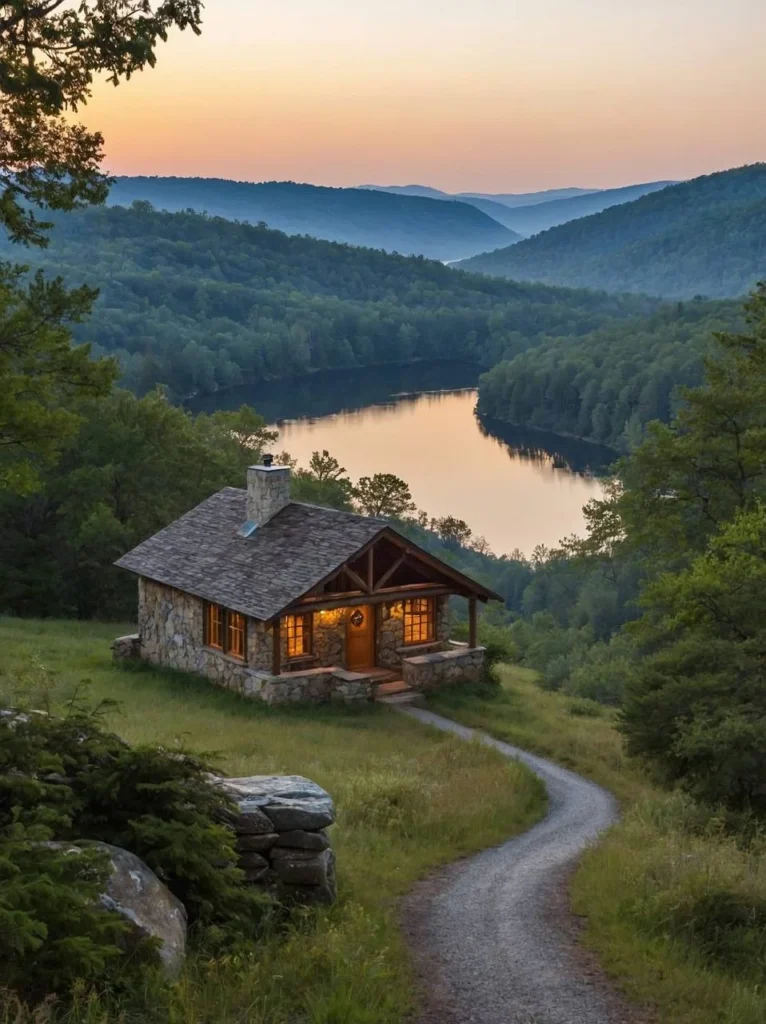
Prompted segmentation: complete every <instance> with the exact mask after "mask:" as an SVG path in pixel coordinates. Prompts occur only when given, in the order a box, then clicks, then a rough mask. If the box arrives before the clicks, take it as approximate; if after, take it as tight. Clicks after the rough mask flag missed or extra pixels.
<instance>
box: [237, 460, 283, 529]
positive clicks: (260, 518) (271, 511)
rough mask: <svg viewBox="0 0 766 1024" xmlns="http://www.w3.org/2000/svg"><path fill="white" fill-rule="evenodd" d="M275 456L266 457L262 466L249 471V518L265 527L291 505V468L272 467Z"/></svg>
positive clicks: (249, 467)
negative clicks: (278, 513)
mask: <svg viewBox="0 0 766 1024" xmlns="http://www.w3.org/2000/svg"><path fill="white" fill-rule="evenodd" d="M273 458H274V457H273V455H264V457H263V465H262V466H248V469H247V518H248V519H249V520H250V522H251V523H254V524H255V525H256V526H264V525H265V524H266V523H268V521H269V520H270V519H272V518H273V517H274V516H275V515H276V514H277V512H280V511H281V510H282V509H283V508H284V507H285V505H288V504H289V503H290V468H289V466H272V461H273Z"/></svg>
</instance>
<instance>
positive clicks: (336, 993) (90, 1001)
mask: <svg viewBox="0 0 766 1024" xmlns="http://www.w3.org/2000/svg"><path fill="white" fill-rule="evenodd" d="M128 631H130V627H129V626H124V627H123V628H122V629H121V628H120V627H119V626H115V625H103V624H96V623H79V622H71V621H67V622H55V621H46V622H37V621H22V620H17V619H0V702H3V703H6V704H7V703H11V704H13V703H19V702H20V701H23V702H24V703H25V704H27V705H31V706H38V707H39V706H45V707H50V708H51V709H52V710H54V711H55V710H56V709H57V708H61V707H63V706H64V704H65V703H66V701H68V700H69V699H71V697H72V695H73V693H76V694H77V698H78V699H79V700H83V701H85V702H87V703H88V704H89V705H90V706H94V705H96V704H98V703H99V702H101V701H115V702H117V703H116V705H115V706H109V707H107V708H106V710H105V714H106V716H107V722H108V724H109V726H110V727H111V728H112V729H113V730H114V731H115V732H117V733H119V734H120V735H121V736H123V737H124V738H125V739H127V740H129V741H130V742H133V743H161V744H163V745H165V746H168V747H173V746H179V747H186V748H188V749H191V750H195V751H207V752H212V753H214V754H215V755H216V761H217V764H218V765H219V767H220V768H221V769H222V770H223V771H225V772H226V773H228V774H230V775H254V774H264V773H271V772H277V773H285V774H300V775H306V776H308V777H309V778H311V779H313V780H315V781H316V782H318V783H320V785H322V786H324V787H325V788H326V789H327V790H328V791H329V792H330V793H331V794H332V795H333V797H334V798H335V801H336V805H337V808H338V821H337V824H336V825H335V826H334V827H333V828H332V830H331V836H332V841H333V845H334V848H335V852H336V855H337V860H338V881H339V900H338V902H337V904H336V905H335V906H333V907H331V908H326V909H318V910H311V911H303V912H299V913H298V914H296V916H295V918H294V920H293V922H292V924H291V925H290V926H289V927H288V928H286V929H282V930H280V931H279V932H276V931H275V932H273V933H271V934H267V935H265V936H264V939H263V941H262V943H260V944H259V945H258V946H257V947H256V948H254V949H253V951H252V956H250V957H246V958H243V957H240V958H236V959H235V958H228V959H225V960H223V961H221V960H216V961H204V960H202V959H201V958H195V957H194V956H191V957H190V958H189V960H188V963H187V968H186V970H185V972H184V974H183V976H182V977H181V979H180V980H179V982H178V983H177V984H175V985H174V986H172V987H171V988H170V989H169V990H167V991H163V990H157V991H152V992H147V993H143V994H139V996H140V998H138V999H137V1006H135V1007H134V1006H132V1005H131V1004H126V1005H125V1006H124V1008H123V1009H122V1011H121V1013H120V1014H118V1015H115V1013H114V1012H112V1011H110V1010H108V1009H106V1008H105V1006H104V1004H103V1003H102V1002H101V1001H100V1000H99V999H98V998H95V997H94V996H93V995H92V994H85V993H84V994H83V995H82V998H81V999H80V1000H79V1002H78V1003H77V1005H76V1006H75V1009H74V1010H73V1011H71V1013H70V1014H69V1017H68V1019H69V1021H71V1022H72V1024H74V1022H77V1024H85V1022H87V1024H101V1022H104V1021H106V1020H110V1021H111V1020H114V1019H120V1020H123V1021H125V1024H133V1022H136V1024H137V1022H138V1021H142V1022H144V1021H146V1022H147V1024H153V1022H155V1021H156V1022H160V1021H162V1022H163V1024H164V1022H167V1021H172V1022H173V1024H192V1022H193V1024H208V1022H209V1024H240V1022H241V1024H245V1022H247V1024H304V1022H305V1024H394V1022H400V1021H403V1020H405V1019H406V1018H407V1016H408V1014H409V1013H410V1011H411V1010H412V986H411V984H410V980H411V979H410V965H409V961H408V957H407V952H406V949H405V947H404V944H403V942H402V939H401V937H400V935H399V931H398V928H397V924H396V899H397V897H398V896H400V895H401V894H402V893H404V892H405V891H406V890H407V889H408V888H409V887H410V886H411V885H412V884H413V882H414V881H415V880H416V879H418V878H419V877H421V876H423V875H424V874H425V873H427V872H428V871H429V870H431V869H432V868H434V867H436V866H438V865H440V864H443V863H445V862H447V861H451V860H454V859H456V858H458V857H460V856H463V855H466V854H470V853H472V852H474V851H476V850H479V849H482V848H484V847H487V846H490V845H493V844H495V843H498V842H501V841H502V840H504V839H506V838H508V837H509V836H511V835H513V834H515V833H517V832H519V831H522V830H523V829H525V828H527V827H529V826H530V825H531V824H532V823H533V822H534V821H536V820H537V819H538V818H539V817H540V816H541V815H542V814H543V812H544V808H545V795H544V792H543V789H542V787H541V785H540V784H539V783H538V782H537V781H536V780H535V778H534V777H533V776H532V775H531V773H529V772H528V771H527V770H526V769H525V768H523V767H522V766H520V765H516V764H509V763H508V762H507V761H506V760H505V759H504V758H503V757H502V756H500V755H499V754H497V753H496V752H494V751H491V750H488V749H486V748H484V747H482V746H480V745H479V744H466V743H464V742H462V741H460V740H458V739H454V738H451V737H449V736H445V735H444V734H442V733H440V732H437V731H436V730H431V729H427V728H425V727H423V726H421V725H420V724H419V723H417V722H415V721H413V720H411V719H408V718H405V717H404V716H403V715H400V714H397V713H396V712H394V711H392V710H390V709H388V708H384V707H379V706H373V707H364V708H360V709H358V708H349V709H346V708H342V707H339V708H336V707H323V708H306V707H302V708H301V707H290V708H285V709H269V708H267V707H265V706H259V705H258V704H255V703H253V702H247V701H244V700H241V699H240V698H238V697H237V696H236V695H234V694H231V693H228V692H225V691H221V690H216V689H215V688H214V687H212V686H211V685H210V684H208V683H206V682H204V681H203V680H200V679H197V678H195V677H192V676H185V675H182V674H180V673H174V672H163V671H158V670H153V669H148V668H144V667H141V668H139V669H136V670H130V669H125V668H117V667H115V666H113V665H112V663H111V658H110V650H109V643H110V641H111V640H112V638H113V637H115V636H117V635H119V633H120V632H128ZM46 1019H47V1011H46V1010H45V1009H43V1010H41V1011H39V1013H37V1014H36V1015H35V1016H34V1017H31V1016H28V1015H27V1014H26V1013H25V1012H24V1011H22V1010H17V1009H16V1008H14V1007H12V1006H11V1005H6V1007H5V1011H4V1014H3V1011H2V1010H0V1024H11V1022H13V1024H16V1022H22V1021H24V1022H29V1024H31V1021H32V1020H34V1024H43V1022H44V1021H45V1020H46Z"/></svg>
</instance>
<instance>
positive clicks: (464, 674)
mask: <svg viewBox="0 0 766 1024" xmlns="http://www.w3.org/2000/svg"><path fill="white" fill-rule="evenodd" d="M484 653H485V650H484V648H483V647H453V648H450V649H449V650H446V651H436V652H434V653H432V654H421V655H418V656H416V657H414V658H405V659H404V661H403V662H402V678H403V680H404V682H405V683H407V684H408V686H411V687H412V688H413V690H421V691H424V692H426V691H428V690H436V689H438V688H440V687H443V686H448V685H451V684H452V683H476V682H479V680H480V679H481V678H482V676H483V674H484Z"/></svg>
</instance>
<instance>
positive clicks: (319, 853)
mask: <svg viewBox="0 0 766 1024" xmlns="http://www.w3.org/2000/svg"><path fill="white" fill-rule="evenodd" d="M219 781H220V785H221V786H222V787H223V788H224V789H225V790H226V792H227V793H228V794H229V796H231V797H232V798H233V799H234V801H235V802H236V804H237V808H238V809H237V811H236V812H235V813H234V814H232V815H227V818H226V820H227V824H229V825H230V826H231V827H232V828H233V830H234V832H235V833H236V835H237V850H238V853H239V867H241V868H242V870H243V871H244V872H245V877H246V878H247V880H248V881H249V882H250V883H252V884H253V885H261V886H264V887H266V888H269V889H272V890H274V891H275V894H276V896H277V897H278V898H279V899H283V900H292V901H294V902H299V903H332V902H333V901H334V900H335V897H336V892H337V890H336V883H335V855H334V854H333V851H332V847H331V845H330V840H329V838H328V836H327V832H326V831H325V830H326V829H327V828H328V827H329V826H330V825H332V823H333V822H334V821H335V807H334V805H333V802H332V797H331V796H330V794H329V793H327V792H326V791H325V790H324V789H322V787H321V786H318V785H317V784H316V783H315V782H311V781H310V780H309V779H305V778H303V777H302V776H300V775H253V776H250V777H249V778H242V779H221V780H219Z"/></svg>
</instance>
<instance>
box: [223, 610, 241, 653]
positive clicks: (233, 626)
mask: <svg viewBox="0 0 766 1024" xmlns="http://www.w3.org/2000/svg"><path fill="white" fill-rule="evenodd" d="M226 650H227V652H228V653H229V654H231V656H232V657H234V658H241V659H242V661H244V660H245V616H244V615H240V613H239V612H228V613H227V615H226Z"/></svg>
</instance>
